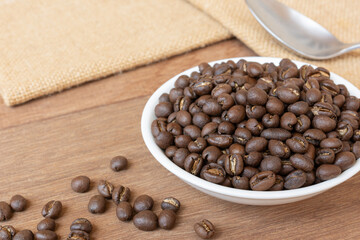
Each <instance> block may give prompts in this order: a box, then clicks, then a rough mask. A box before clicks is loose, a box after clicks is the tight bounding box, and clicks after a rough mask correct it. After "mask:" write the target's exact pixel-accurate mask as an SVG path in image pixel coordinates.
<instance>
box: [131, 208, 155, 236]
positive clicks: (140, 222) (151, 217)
mask: <svg viewBox="0 0 360 240" xmlns="http://www.w3.org/2000/svg"><path fill="white" fill-rule="evenodd" d="M133 223H134V225H135V227H137V228H138V229H140V230H142V231H153V230H155V229H156V228H157V226H158V218H157V216H156V214H155V213H153V212H152V211H150V210H144V211H141V212H139V213H137V214H136V215H135V216H134V218H133Z"/></svg>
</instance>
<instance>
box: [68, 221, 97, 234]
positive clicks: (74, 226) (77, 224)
mask: <svg viewBox="0 0 360 240" xmlns="http://www.w3.org/2000/svg"><path fill="white" fill-rule="evenodd" d="M75 230H78V231H84V232H87V233H91V231H92V224H91V222H90V221H89V220H87V219H86V218H78V219H75V220H74V221H73V222H72V223H71V225H70V231H75Z"/></svg>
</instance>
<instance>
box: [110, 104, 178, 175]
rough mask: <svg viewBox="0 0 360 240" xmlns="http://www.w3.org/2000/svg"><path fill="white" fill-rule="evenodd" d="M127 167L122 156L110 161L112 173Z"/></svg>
mask: <svg viewBox="0 0 360 240" xmlns="http://www.w3.org/2000/svg"><path fill="white" fill-rule="evenodd" d="M171 108H172V106H171ZM127 165H128V160H127V158H126V157H124V156H116V157H114V158H113V159H111V162H110V168H111V169H112V170H113V171H114V172H119V171H121V170H124V169H125V168H126V167H127Z"/></svg>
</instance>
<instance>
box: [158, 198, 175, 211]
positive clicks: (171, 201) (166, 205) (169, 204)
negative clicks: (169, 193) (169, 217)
mask: <svg viewBox="0 0 360 240" xmlns="http://www.w3.org/2000/svg"><path fill="white" fill-rule="evenodd" d="M179 208H180V201H179V200H177V199H176V198H174V197H167V198H164V200H163V201H162V202H161V209H163V210H165V209H169V210H173V211H174V212H177V211H178V210H179Z"/></svg>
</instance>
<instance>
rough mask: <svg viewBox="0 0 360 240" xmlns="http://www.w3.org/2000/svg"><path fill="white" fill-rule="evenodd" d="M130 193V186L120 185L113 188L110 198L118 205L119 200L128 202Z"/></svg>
mask: <svg viewBox="0 0 360 240" xmlns="http://www.w3.org/2000/svg"><path fill="white" fill-rule="evenodd" d="M130 195H131V192H130V188H128V187H124V186H121V185H120V186H117V187H115V188H114V191H113V193H112V200H113V202H114V203H115V204H116V205H118V204H119V203H120V202H128V201H129V199H130Z"/></svg>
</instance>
